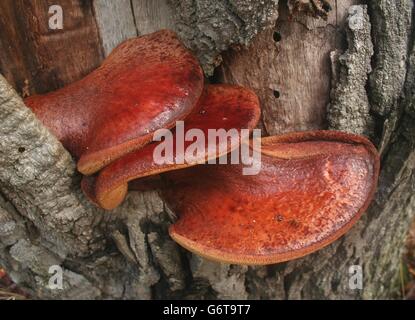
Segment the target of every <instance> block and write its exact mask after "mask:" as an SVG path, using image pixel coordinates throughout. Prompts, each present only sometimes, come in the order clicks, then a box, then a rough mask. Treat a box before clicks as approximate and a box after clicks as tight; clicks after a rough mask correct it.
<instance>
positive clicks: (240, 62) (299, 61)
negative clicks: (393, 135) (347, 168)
mask: <svg viewBox="0 0 415 320" xmlns="http://www.w3.org/2000/svg"><path fill="white" fill-rule="evenodd" d="M329 2H330V3H331V6H332V8H333V11H332V12H330V13H329V15H328V20H327V21H324V20H322V19H320V20H315V19H313V18H311V17H302V16H300V17H298V18H295V17H294V18H293V17H291V15H290V13H289V11H288V8H286V7H282V8H281V10H280V16H279V18H278V21H277V24H276V26H275V28H273V29H270V30H266V31H264V32H262V33H261V34H260V35H259V36H258V37H257V38H256V39H255V40H254V41H253V42H252V44H250V45H249V47H247V48H240V49H233V50H230V51H229V52H228V53H226V54H225V55H224V63H223V64H222V65H221V67H220V69H219V72H218V75H219V78H220V79H221V80H222V81H224V82H229V83H236V84H241V85H244V86H247V87H250V88H252V89H254V90H255V92H256V93H257V94H258V96H259V98H260V100H261V104H262V106H263V113H262V115H263V122H264V125H265V128H266V131H267V133H268V134H270V135H273V134H277V133H282V132H288V131H295V130H312V129H322V128H325V127H326V126H327V123H326V106H327V104H328V103H329V98H330V94H329V93H330V89H331V85H330V81H331V65H330V53H331V52H332V51H334V50H336V49H338V50H343V48H344V30H343V29H342V25H344V21H345V16H346V14H347V8H348V7H349V6H350V5H351V4H352V3H355V2H356V1H341V3H342V5H341V6H339V7H337V6H336V3H335V1H334V0H330V1H329Z"/></svg>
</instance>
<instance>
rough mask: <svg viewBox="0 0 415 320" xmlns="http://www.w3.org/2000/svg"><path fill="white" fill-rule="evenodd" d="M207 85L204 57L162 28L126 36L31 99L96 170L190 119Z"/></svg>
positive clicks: (82, 166) (82, 163)
mask: <svg viewBox="0 0 415 320" xmlns="http://www.w3.org/2000/svg"><path fill="white" fill-rule="evenodd" d="M202 91H203V72H202V70H201V68H200V66H199V64H198V61H197V59H196V58H195V57H194V56H193V55H192V54H191V53H190V52H189V51H188V50H187V49H186V48H185V47H184V46H183V45H182V44H181V42H180V41H179V40H178V38H177V36H176V35H175V33H174V32H172V31H168V30H162V31H158V32H155V33H153V34H150V35H145V36H142V37H139V38H134V39H130V40H127V41H125V42H123V43H122V44H120V45H119V46H118V47H117V48H116V49H114V51H113V52H112V53H111V54H110V55H109V56H108V58H107V59H106V60H105V61H104V62H103V63H102V65H101V66H100V67H99V68H98V69H96V70H95V71H93V72H92V73H90V74H89V75H88V76H86V77H85V78H83V79H81V80H79V81H77V82H75V83H72V84H70V85H68V86H66V87H64V88H62V89H60V90H57V91H55V92H51V93H48V94H45V95H35V96H32V97H29V98H27V99H26V100H25V103H26V104H27V106H28V107H30V108H31V109H32V110H33V112H34V113H35V114H36V115H37V116H38V117H39V119H40V120H41V121H42V122H43V123H44V124H45V125H46V126H47V127H48V128H49V129H50V130H51V131H52V132H53V133H54V134H55V135H56V136H57V138H58V139H59V140H60V141H61V142H62V143H63V145H64V146H65V147H66V148H67V149H68V150H69V151H70V152H71V153H72V155H74V156H75V157H76V158H77V159H79V161H78V170H79V171H80V172H82V173H84V174H92V173H94V172H96V171H98V170H99V169H101V168H102V167H104V166H105V165H107V164H108V163H110V162H112V161H114V160H115V159H117V158H119V157H121V156H123V155H124V154H126V153H128V152H131V151H134V150H137V149H139V148H141V147H142V146H144V145H146V144H147V143H148V142H150V141H151V140H152V136H153V132H154V131H155V130H157V129H159V128H171V127H173V126H174V125H175V122H176V120H182V119H184V118H185V117H186V116H187V115H188V114H189V113H190V112H191V111H192V109H193V108H194V107H195V106H196V105H197V101H198V99H199V97H200V95H201V93H202Z"/></svg>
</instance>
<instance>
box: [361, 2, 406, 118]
mask: <svg viewBox="0 0 415 320" xmlns="http://www.w3.org/2000/svg"><path fill="white" fill-rule="evenodd" d="M369 8H370V12H371V20H372V26H373V35H374V37H375V39H376V47H377V49H376V55H375V68H374V70H373V74H372V75H371V77H370V85H371V86H370V89H371V94H370V102H371V105H372V110H373V111H375V112H376V113H378V114H379V115H383V116H384V115H387V114H388V113H389V112H391V111H392V110H393V109H394V108H396V103H397V99H398V97H399V95H400V94H401V91H402V88H403V85H404V82H405V76H406V62H407V52H408V43H409V39H410V34H411V26H412V10H413V1H408V0H370V1H369Z"/></svg>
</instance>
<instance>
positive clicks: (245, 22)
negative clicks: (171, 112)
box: [0, 0, 415, 299]
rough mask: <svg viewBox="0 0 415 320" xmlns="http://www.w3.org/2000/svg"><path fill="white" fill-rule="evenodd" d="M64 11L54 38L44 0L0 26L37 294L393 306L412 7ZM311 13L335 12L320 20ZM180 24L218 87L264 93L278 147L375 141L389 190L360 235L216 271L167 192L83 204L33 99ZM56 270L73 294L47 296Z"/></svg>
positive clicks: (408, 181)
mask: <svg viewBox="0 0 415 320" xmlns="http://www.w3.org/2000/svg"><path fill="white" fill-rule="evenodd" d="M55 2H58V3H59V4H61V5H62V7H63V8H64V17H65V19H66V20H65V21H66V23H67V24H66V25H67V26H68V29H65V28H64V29H63V30H61V31H50V30H47V29H42V28H47V24H46V25H45V23H47V17H48V13H47V7H45V5H44V3H43V4H41V3H40V1H39V2H38V1H34V2H33V4H32V3H31V5H30V6H27V4H26V2H24V1H21V0H19V1H12V0H10V1H9V0H8V1H4V2H2V3H1V4H0V8H1V9H2V10H1V15H4V16H3V17H2V18H1V19H0V24H1V23H5V22H7V23H6V24H7V25H8V29H7V28H1V29H0V30H5V31H1V33H0V49H1V50H0V72H1V73H2V74H3V75H4V77H5V78H3V77H1V76H0V137H1V139H0V167H1V170H0V265H2V266H4V267H5V268H6V270H7V271H8V273H9V274H10V275H11V277H12V279H13V280H14V281H16V282H17V283H18V284H19V285H20V286H22V287H23V288H25V289H26V290H27V291H28V292H29V293H30V294H31V296H32V297H34V298H60V299H64V298H89V299H102V298H114V299H137V298H138V299H152V298H153V299H160V298H185V299H191V298H215V299H216V298H217V299H223V298H234V299H246V298H251V299H300V298H306V299H313V298H317V299H334V298H350V299H372V298H391V297H394V295H395V294H396V292H397V288H398V286H399V281H398V280H399V270H400V264H401V254H402V249H403V244H404V240H405V237H406V234H407V231H408V228H409V225H410V222H411V220H412V219H413V216H414V214H415V196H414V189H415V176H414V167H415V119H414V118H415V98H414V97H415V89H414V88H415V49H414V41H413V40H414V36H415V34H414V27H413V19H412V18H413V12H414V8H413V2H412V1H411V0H370V1H367V3H365V2H364V1H353V0H347V1H343V0H342V1H335V0H332V1H328V2H329V3H330V5H331V7H332V9H333V10H332V11H331V12H330V13H329V14H328V17H327V21H325V20H323V19H317V18H315V17H312V16H306V15H304V10H306V9H304V8H301V7H299V1H296V0H290V1H278V0H266V1H261V2H258V1H254V0H229V1H215V2H212V1H209V0H193V1H190V0H189V1H188V0H181V1H179V0H170V1H167V0H157V1H151V0H140V1H139V0H120V1H108V0H95V1H93V2H90V1H80V0H62V1H55ZM302 2H307V1H302ZM314 2H315V3H320V1H314ZM321 3H322V2H321ZM305 8H314V12H313V10H311V12H307V11H306V13H308V14H309V15H323V16H324V15H325V12H322V9H321V8H322V7H321V8H320V7H319V6H316V7H305ZM319 8H320V9H319ZM300 9H301V10H300ZM303 9H304V10H303ZM318 9H319V10H318ZM307 10H309V9H307ZM323 11H324V10H323ZM301 12H303V14H301ZM17 13H20V14H21V16H20V17H19V18H17ZM30 17H37V19H32V20H30ZM27 21H35V22H36V23H37V24H35V25H33V23H28V22H27ZM10 24H12V25H14V27H13V28H10ZM45 26H46V27H45ZM69 26H70V27H69ZM166 27H167V28H171V29H174V30H175V31H177V32H178V33H179V35H180V36H181V38H182V39H183V41H184V42H185V43H186V45H187V46H188V47H190V48H191V49H192V50H193V51H194V52H195V53H196V54H197V56H198V57H199V59H200V61H201V63H202V65H203V67H204V70H205V72H206V75H208V76H210V75H212V74H213V73H214V76H213V77H211V78H210V79H211V81H224V82H230V83H238V84H243V85H246V86H248V87H251V88H252V89H254V90H255V91H256V93H257V94H258V96H259V98H260V100H261V105H262V124H261V127H262V129H263V134H264V135H266V134H278V133H281V132H286V131H293V130H306V129H318V128H330V129H339V130H345V131H350V132H355V133H359V134H366V135H368V136H369V137H370V138H372V140H373V141H374V142H375V143H376V144H377V145H378V147H379V150H380V151H381V153H382V172H381V178H380V183H379V188H378V192H377V194H376V197H375V199H374V202H373V204H372V206H371V207H370V209H369V210H368V212H367V213H366V214H365V215H364V216H363V218H362V219H361V220H360V221H359V222H358V223H357V224H356V225H355V226H354V227H353V229H352V230H351V231H350V232H349V233H348V234H346V235H345V236H344V237H342V238H341V239H340V240H338V241H336V242H335V243H333V244H332V245H330V246H328V247H327V248H325V249H323V250H320V251H318V252H316V253H314V254H312V255H309V256H307V257H304V258H302V259H298V260H295V261H290V262H287V263H281V264H277V265H271V266H264V267H248V266H238V265H227V264H218V263H214V262H210V261H207V260H205V259H202V258H200V257H198V256H195V255H192V254H190V253H188V252H187V251H185V250H183V249H182V248H180V247H178V246H177V245H176V244H175V243H174V242H173V241H172V240H171V239H170V238H169V236H168V234H167V228H168V225H169V224H170V223H171V222H172V221H174V218H175V217H174V213H172V212H171V211H170V210H169V208H168V207H166V205H165V203H164V202H163V200H162V199H161V198H160V197H159V195H158V192H157V191H151V192H144V193H140V192H136V191H135V192H130V193H129V195H128V197H127V200H126V201H125V203H124V204H123V205H122V206H121V207H119V208H117V209H116V210H114V211H112V212H105V211H103V210H99V209H97V208H95V207H94V206H93V205H91V204H90V203H89V202H88V201H87V200H86V199H85V197H84V196H83V194H82V192H81V191H80V189H79V182H80V176H79V174H78V173H77V172H76V168H75V164H74V162H73V160H72V158H71V156H70V155H69V154H68V152H67V151H66V150H65V149H64V148H63V147H62V145H61V144H60V143H59V142H58V141H57V140H56V138H55V137H54V136H53V135H51V133H50V132H49V131H48V130H47V129H45V128H44V127H43V126H42V124H41V123H40V122H39V121H38V120H37V119H36V117H35V116H34V115H33V114H32V113H31V111H30V110H29V109H28V108H26V106H25V105H24V103H23V102H22V100H21V98H20V97H19V95H20V96H22V95H27V94H33V93H37V92H44V91H46V90H52V89H55V88H57V87H60V86H63V85H65V84H67V83H70V82H72V81H74V80H76V79H79V78H81V77H82V76H83V75H84V74H85V73H87V72H89V71H90V70H91V68H93V67H95V66H96V65H98V64H99V62H100V61H101V60H102V58H103V56H105V55H107V54H108V53H109V52H110V51H111V50H112V49H113V48H114V46H116V45H117V44H118V43H119V42H121V41H123V40H124V39H126V38H129V37H133V36H137V35H141V34H145V33H148V32H152V31H155V30H158V29H160V28H166ZM11 30H17V31H16V34H14V33H12V31H11ZM39 30H41V31H39ZM74 39H75V40H76V41H75V40H74ZM68 40H69V41H72V42H74V41H75V42H76V43H77V47H76V49H74V50H75V51H74V52H72V53H71V54H69V55H64V57H65V58H64V60H62V59H47V58H45V57H53V56H54V52H57V53H58V52H59V53H60V54H62V52H61V51H60V50H61V49H62V47H61V46H60V44H61V43H67V41H68ZM67 46H68V45H67ZM5 48H6V49H7V50H4V49H5ZM67 50H70V45H69V47H68V48H67ZM81 57H82V59H84V60H81ZM81 61H82V63H80V62H81ZM219 65H220V67H219V68H216V71H215V72H213V71H214V69H215V67H218V66H219ZM39 70H40V71H39ZM12 86H13V87H14V88H13V87H12ZM52 265H60V266H61V267H62V268H63V271H64V276H63V279H64V286H63V289H62V290H56V289H55V290H52V289H51V288H50V287H49V285H48V281H49V279H50V277H51V274H50V273H49V268H50V266H52ZM353 265H359V266H361V267H362V270H363V288H362V289H358V290H354V289H352V288H351V287H350V286H349V280H350V273H349V268H350V267H351V266H353Z"/></svg>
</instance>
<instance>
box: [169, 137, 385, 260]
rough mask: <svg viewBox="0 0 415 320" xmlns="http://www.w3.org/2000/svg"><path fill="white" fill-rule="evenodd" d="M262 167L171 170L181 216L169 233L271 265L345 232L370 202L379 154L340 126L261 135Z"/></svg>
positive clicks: (212, 255) (213, 253) (225, 255)
mask: <svg viewBox="0 0 415 320" xmlns="http://www.w3.org/2000/svg"><path fill="white" fill-rule="evenodd" d="M261 155H262V160H261V161H262V163H261V164H262V169H261V172H260V173H259V174H258V175H253V176H243V175H242V174H241V172H242V168H241V166H240V165H205V166H197V167H193V168H189V169H186V170H180V171H176V172H169V173H168V174H166V175H167V177H168V178H169V180H170V181H171V183H172V185H171V186H170V187H169V188H166V189H165V190H164V197H165V199H166V200H167V203H168V204H169V205H170V207H171V209H173V211H174V212H176V213H177V214H178V216H179V220H178V221H177V222H176V223H175V224H174V225H172V226H171V227H170V235H171V236H172V238H173V239H174V240H175V241H177V242H178V243H179V244H181V245H182V246H183V247H185V248H187V249H189V250H190V251H193V252H195V253H197V254H199V255H201V256H204V257H206V258H209V259H213V260H217V261H222V262H227V263H237V264H252V265H254V264H270V263H278V262H282V261H287V260H291V259H295V258H298V257H302V256H304V255H306V254H309V253H311V252H314V251H316V250H318V249H320V248H322V247H324V246H326V245H328V244H329V243H331V242H333V241H334V240H336V239H337V238H339V237H340V236H342V235H343V234H344V233H345V232H346V231H347V230H349V229H350V228H351V226H352V225H353V224H354V223H355V222H356V221H357V220H358V219H359V217H360V216H361V214H362V213H363V212H364V211H365V210H366V209H367V207H368V205H369V203H370V201H371V199H372V197H373V195H374V192H375V188H376V185H377V178H378V171H379V157H378V154H377V151H376V149H375V147H374V146H373V145H372V144H371V143H370V142H369V141H368V140H367V139H365V138H363V137H360V136H355V135H350V134H346V133H341V132H335V131H315V132H300V133H291V134H286V135H281V136H275V137H268V138H263V139H262V151H261Z"/></svg>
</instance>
